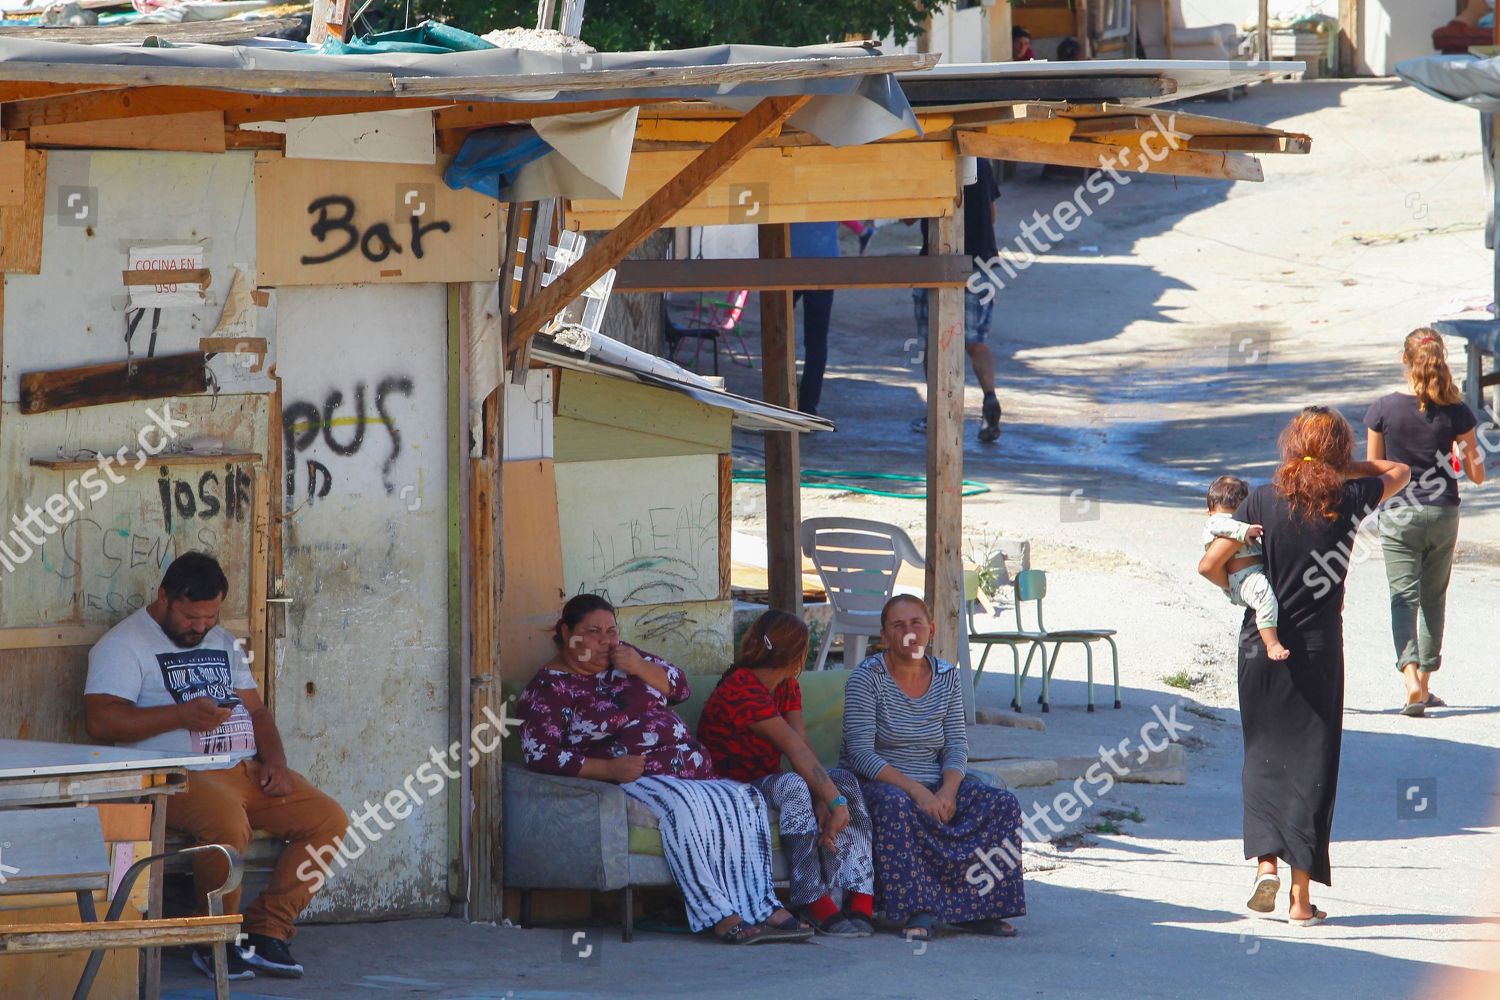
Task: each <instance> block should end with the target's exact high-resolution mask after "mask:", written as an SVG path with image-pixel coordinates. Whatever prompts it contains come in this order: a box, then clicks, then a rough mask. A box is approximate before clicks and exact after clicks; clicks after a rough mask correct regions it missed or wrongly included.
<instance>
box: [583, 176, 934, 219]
mask: <svg viewBox="0 0 1500 1000" xmlns="http://www.w3.org/2000/svg"><path fill="white" fill-rule="evenodd" d="M715 187H716V188H722V189H724V190H729V189H731V187H730V186H729V185H726V184H724V183H723V182H720V183H719V184H716V185H715ZM606 204H612V203H610V202H594V203H592V206H591V208H590V210H589V211H587V212H579V211H578V210H577V209H570V210H569V212H568V228H570V229H579V230H584V231H588V230H605V229H610V228H613V227H614V226H618V225H619V224H620V223H622V222H624V221H625V219H626V218H628V217H629V214H630V212H629V210H627V209H618V210H609V209H605V210H600V209H599V208H598V206H599V205H606ZM952 206H953V200H952V199H951V198H940V197H933V198H907V199H895V200H880V199H865V200H860V201H819V202H812V203H797V202H793V203H785V202H773V203H772V204H770V205H763V206H762V208H761V212H762V213H763V214H764V216H765V218H766V222H765V223H762V224H763V225H771V224H776V223H783V222H785V223H793V222H843V221H844V220H846V219H859V218H876V219H930V218H935V217H937V216H939V215H942V214H943V213H944V212H947V211H951V209H952ZM728 218H729V212H728V210H727V209H726V208H724V207H723V206H719V205H709V206H697V207H693V206H689V207H687V208H684V209H682V210H680V211H678V212H677V213H676V214H675V215H673V216H672V217H671V218H670V219H669V220H668V225H670V226H722V225H724V223H725V222H726V221H727V220H728Z"/></svg>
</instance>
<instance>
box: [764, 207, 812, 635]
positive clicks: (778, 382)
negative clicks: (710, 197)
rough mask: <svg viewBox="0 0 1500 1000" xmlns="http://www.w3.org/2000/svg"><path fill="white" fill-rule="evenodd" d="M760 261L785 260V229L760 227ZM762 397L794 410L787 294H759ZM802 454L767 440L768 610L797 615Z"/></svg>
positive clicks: (788, 233) (793, 340) (784, 435)
mask: <svg viewBox="0 0 1500 1000" xmlns="http://www.w3.org/2000/svg"><path fill="white" fill-rule="evenodd" d="M759 235H760V255H761V256H762V257H790V256H791V255H792V229H791V227H790V226H788V225H784V224H782V225H766V226H761V227H760V233H759ZM760 343H761V355H762V362H761V363H762V365H763V371H762V386H763V388H762V395H763V396H764V397H765V400H766V402H768V403H774V404H776V405H777V406H784V407H786V408H787V409H789V410H795V409H796V408H797V335H796V324H795V317H794V316H793V315H792V293H791V292H790V291H786V290H781V291H766V292H761V293H760ZM801 531H802V452H801V443H800V442H799V440H798V438H797V435H796V434H795V433H793V432H792V431H772V432H768V433H767V434H766V572H767V576H768V577H769V579H770V587H769V589H770V592H771V598H770V601H771V607H773V608H778V609H780V610H782V611H787V612H790V613H791V614H794V615H798V616H800V615H801V614H802V542H801V540H800V538H799V536H800V534H801Z"/></svg>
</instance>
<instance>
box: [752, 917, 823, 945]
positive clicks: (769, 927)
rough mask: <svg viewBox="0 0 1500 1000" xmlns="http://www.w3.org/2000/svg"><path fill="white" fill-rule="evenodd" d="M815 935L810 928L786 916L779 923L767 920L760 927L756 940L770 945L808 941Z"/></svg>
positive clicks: (794, 918)
mask: <svg viewBox="0 0 1500 1000" xmlns="http://www.w3.org/2000/svg"><path fill="white" fill-rule="evenodd" d="M815 933H817V932H816V931H814V930H813V929H812V926H811V925H809V924H806V923H803V922H802V921H801V920H798V919H797V918H796V917H793V916H788V917H785V918H784V919H782V920H781V921H779V922H777V921H772V920H767V921H766V922H765V923H763V924H761V925H760V937H759V938H758V940H761V941H765V942H766V943H768V944H769V943H770V942H772V941H810V940H812V936H813V935H814V934H815Z"/></svg>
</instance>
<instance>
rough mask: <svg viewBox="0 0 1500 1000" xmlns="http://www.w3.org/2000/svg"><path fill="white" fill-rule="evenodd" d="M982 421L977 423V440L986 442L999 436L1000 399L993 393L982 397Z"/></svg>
mask: <svg viewBox="0 0 1500 1000" xmlns="http://www.w3.org/2000/svg"><path fill="white" fill-rule="evenodd" d="M981 413H982V414H983V418H984V420H983V423H981V424H980V425H979V440H981V441H984V442H986V443H988V442H990V441H994V440H996V439H997V438H999V437H1000V400H999V399H997V398H995V396H994V395H993V394H991V395H988V396H986V397H984V409H983V410H982V411H981Z"/></svg>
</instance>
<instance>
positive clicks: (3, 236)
mask: <svg viewBox="0 0 1500 1000" xmlns="http://www.w3.org/2000/svg"><path fill="white" fill-rule="evenodd" d="M24 188H25V193H24V195H23V200H22V203H21V204H19V205H0V271H5V272H8V273H11V274H41V273H42V218H43V216H44V215H46V208H47V154H46V153H45V152H43V151H42V150H40V149H28V150H27V151H26V178H25V181H24Z"/></svg>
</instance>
